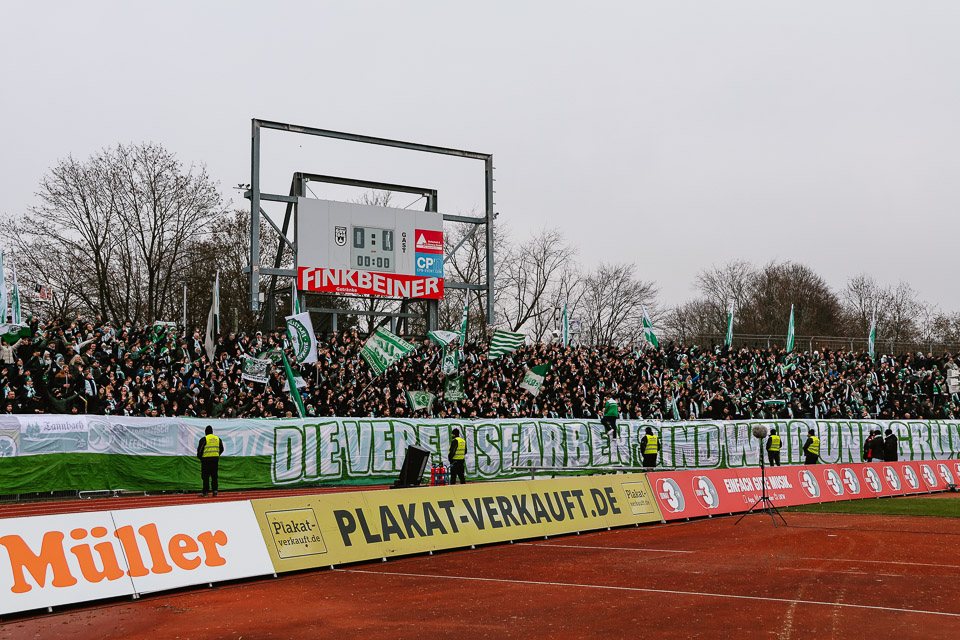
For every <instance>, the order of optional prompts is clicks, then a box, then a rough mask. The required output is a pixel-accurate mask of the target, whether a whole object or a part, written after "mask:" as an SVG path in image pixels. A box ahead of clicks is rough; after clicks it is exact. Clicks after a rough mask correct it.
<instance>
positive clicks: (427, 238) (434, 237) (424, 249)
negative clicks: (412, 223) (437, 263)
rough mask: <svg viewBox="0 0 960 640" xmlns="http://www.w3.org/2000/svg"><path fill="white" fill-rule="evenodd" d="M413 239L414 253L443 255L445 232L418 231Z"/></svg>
mask: <svg viewBox="0 0 960 640" xmlns="http://www.w3.org/2000/svg"><path fill="white" fill-rule="evenodd" d="M413 237H414V242H415V244H414V251H417V252H419V253H436V254H442V253H443V231H430V230H429V229H416V230H415V232H414V236H413Z"/></svg>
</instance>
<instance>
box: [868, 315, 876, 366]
mask: <svg viewBox="0 0 960 640" xmlns="http://www.w3.org/2000/svg"><path fill="white" fill-rule="evenodd" d="M876 346H877V310H876V309H874V310H873V318H871V319H870V337H868V338H867V351H868V352H869V353H870V359H871V360H875V359H876V357H877V354H876Z"/></svg>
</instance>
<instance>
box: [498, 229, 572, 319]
mask: <svg viewBox="0 0 960 640" xmlns="http://www.w3.org/2000/svg"><path fill="white" fill-rule="evenodd" d="M576 254H577V250H576V249H575V248H573V247H571V246H570V245H569V244H567V242H566V239H565V238H564V237H563V234H562V233H561V232H560V231H558V230H556V229H544V230H541V231H539V232H537V233H534V234H533V235H532V237H530V238H529V239H528V240H527V241H525V242H522V243H519V244H516V245H514V246H513V247H512V249H511V250H510V251H509V252H508V253H507V254H506V255H505V256H503V258H502V260H503V268H502V269H501V275H500V277H499V278H498V279H497V288H498V289H499V290H500V293H501V302H500V305H499V308H498V315H499V316H500V317H501V318H503V320H504V323H505V324H506V325H507V328H509V329H510V330H511V331H519V330H520V329H521V328H523V327H524V326H525V325H527V323H530V322H531V321H532V323H534V324H536V325H537V326H536V327H535V329H536V331H537V332H538V333H540V334H541V336H542V333H543V329H544V327H545V326H547V325H548V324H549V320H550V318H551V316H552V315H553V313H554V310H555V309H556V303H557V299H558V297H559V295H560V292H562V291H563V288H564V287H563V285H564V284H565V283H566V284H569V282H570V280H571V278H572V275H573V274H574V273H575V272H576V270H577V269H576V264H575V263H574V258H575V257H576ZM536 337H540V336H536Z"/></svg>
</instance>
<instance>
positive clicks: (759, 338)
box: [684, 334, 960, 355]
mask: <svg viewBox="0 0 960 640" xmlns="http://www.w3.org/2000/svg"><path fill="white" fill-rule="evenodd" d="M724 339H725V336H723V335H720V334H702V335H696V336H691V337H687V338H686V339H685V340H684V342H685V343H686V344H688V345H689V344H697V345H700V346H701V347H706V346H710V347H712V346H716V345H718V344H723V342H724ZM786 344H787V336H786V335H785V334H784V335H736V334H734V336H733V346H734V348H742V347H754V348H759V349H771V348H774V347H779V348H781V349H782V348H784V347H785V346H786ZM794 348H795V349H797V350H800V351H814V350H823V349H830V350H840V349H843V350H847V351H866V350H867V339H866V338H845V337H842V336H796V337H795V339H794ZM917 352H921V353H923V354H924V355H926V354H927V353H933V354H935V355H936V354H940V353H958V352H960V342H937V341H928V342H914V341H910V342H897V341H894V340H877V344H876V353H877V355H883V354H889V355H902V354H906V353H917Z"/></svg>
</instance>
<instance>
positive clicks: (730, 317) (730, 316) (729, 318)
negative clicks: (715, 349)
mask: <svg viewBox="0 0 960 640" xmlns="http://www.w3.org/2000/svg"><path fill="white" fill-rule="evenodd" d="M723 344H725V345H726V346H727V347H732V346H733V303H732V302H731V303H730V310H729V311H728V312H727V339H726V340H724V342H723Z"/></svg>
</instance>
